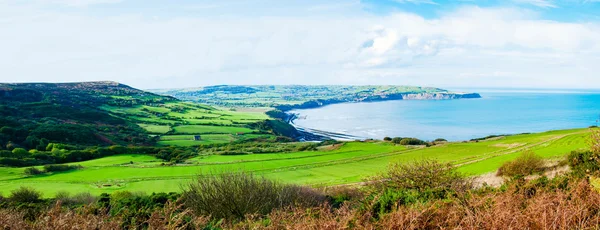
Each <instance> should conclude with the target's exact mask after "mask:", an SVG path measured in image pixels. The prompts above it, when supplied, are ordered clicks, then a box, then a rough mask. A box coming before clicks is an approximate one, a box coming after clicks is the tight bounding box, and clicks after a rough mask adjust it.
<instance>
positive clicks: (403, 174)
mask: <svg viewBox="0 0 600 230" xmlns="http://www.w3.org/2000/svg"><path fill="white" fill-rule="evenodd" d="M369 181H370V182H369V187H370V188H372V189H374V190H376V191H386V190H388V189H395V190H405V189H408V190H416V191H418V192H425V191H431V190H442V191H465V190H467V189H470V188H472V186H473V184H472V182H471V181H470V180H469V179H467V178H466V177H465V176H464V175H463V174H461V173H459V172H458V171H456V169H455V168H454V166H452V165H451V164H449V163H441V162H438V161H436V160H428V159H424V160H419V161H414V162H411V163H394V164H391V165H390V166H389V167H388V169H387V171H386V172H384V173H382V174H380V175H377V176H374V177H371V178H369Z"/></svg>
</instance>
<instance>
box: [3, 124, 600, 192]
mask: <svg viewBox="0 0 600 230" xmlns="http://www.w3.org/2000/svg"><path fill="white" fill-rule="evenodd" d="M588 135H589V134H588V130H585V129H580V130H562V131H551V132H545V133H539V134H524V135H516V136H509V137H504V138H501V139H497V140H489V141H480V142H469V143H448V144H444V145H438V146H433V147H429V148H407V147H404V146H395V145H392V144H389V143H384V142H374V143H373V142H347V143H345V144H344V145H343V146H341V147H340V148H338V149H334V150H320V151H308V152H296V153H276V154H250V155H237V156H223V155H208V156H198V157H195V158H192V159H189V160H187V162H186V163H185V164H180V165H176V166H163V165H161V162H160V161H159V160H158V159H155V158H153V157H151V156H144V155H118V156H111V157H106V158H101V159H96V160H91V161H87V162H80V163H74V164H80V165H82V166H83V167H84V168H83V169H80V170H76V171H71V172H65V173H56V174H52V175H44V176H34V177H26V176H25V175H24V174H23V170H24V169H23V168H0V191H3V192H4V193H6V192H7V191H10V190H13V189H15V188H18V187H20V186H31V187H35V188H37V189H39V190H42V191H44V192H45V195H46V196H52V195H53V194H54V193H56V192H58V191H61V190H67V191H70V192H82V191H90V192H92V193H94V194H99V193H103V192H112V191H118V190H133V191H143V192H160V191H165V192H167V191H178V190H179V189H180V185H181V184H182V183H184V182H186V181H189V180H190V178H192V177H194V176H195V175H198V174H199V173H213V172H219V171H223V170H226V171H228V170H246V171H251V172H255V173H257V174H261V175H265V176H267V177H270V178H275V179H279V180H281V181H284V182H289V183H299V184H308V185H314V186H321V185H336V184H348V183H356V182H360V181H361V180H362V179H363V178H365V177H366V176H369V175H373V174H375V173H377V172H380V171H382V170H384V169H385V168H386V167H387V165H388V164H389V163H391V162H408V161H412V160H418V159H423V158H434V159H438V160H440V161H444V162H451V163H452V164H454V165H456V166H458V167H459V170H461V171H463V172H465V173H468V174H470V175H480V174H485V173H488V172H493V171H495V170H496V169H497V168H498V167H499V166H500V164H501V163H502V162H505V161H507V160H510V159H513V158H514V157H516V156H517V155H518V154H519V153H521V152H523V151H525V150H532V151H534V152H536V153H538V154H540V155H542V156H543V157H545V158H548V159H558V158H560V157H563V156H564V155H565V154H567V153H569V152H570V151H573V150H577V149H583V148H586V146H587V144H586V143H587V141H586V139H587V136H588ZM189 137H191V136H189V135H187V136H186V135H177V136H169V137H166V139H165V140H164V141H188V140H185V139H187V138H189Z"/></svg>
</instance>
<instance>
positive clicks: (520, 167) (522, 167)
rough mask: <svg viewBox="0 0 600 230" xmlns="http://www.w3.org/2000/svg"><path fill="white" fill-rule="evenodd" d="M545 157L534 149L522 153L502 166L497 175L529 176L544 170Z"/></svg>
mask: <svg viewBox="0 0 600 230" xmlns="http://www.w3.org/2000/svg"><path fill="white" fill-rule="evenodd" d="M544 169H545V166H544V159H543V158H542V157H541V156H538V155H536V154H535V153H534V152H532V151H525V152H523V153H521V155H519V156H518V157H517V158H516V159H514V160H512V161H508V162H505V163H504V164H502V166H500V168H499V169H498V172H497V173H496V175H498V176H508V177H516V176H527V175H532V174H535V173H542V172H544Z"/></svg>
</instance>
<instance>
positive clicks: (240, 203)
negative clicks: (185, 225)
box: [182, 172, 325, 219]
mask: <svg viewBox="0 0 600 230" xmlns="http://www.w3.org/2000/svg"><path fill="white" fill-rule="evenodd" d="M182 197H183V200H184V202H185V205H186V206H187V207H188V208H190V209H192V210H193V211H195V212H196V213H197V214H199V215H206V216H211V217H212V218H216V219H221V218H226V219H242V218H244V217H245V216H246V215H248V214H262V215H266V214H268V213H270V212H271V211H272V210H273V209H276V208H283V207H287V206H301V207H304V206H316V205H320V204H321V203H322V202H324V201H325V196H324V195H322V194H320V193H318V192H316V191H314V190H313V189H311V188H307V187H302V186H296V185H286V184H281V183H279V182H276V181H272V180H268V179H266V178H264V177H257V176H254V175H253V174H248V173H244V172H226V173H215V174H213V175H203V176H199V177H198V178H197V179H196V180H195V181H193V182H191V183H189V184H188V185H187V186H186V187H185V188H184V192H183V194H182Z"/></svg>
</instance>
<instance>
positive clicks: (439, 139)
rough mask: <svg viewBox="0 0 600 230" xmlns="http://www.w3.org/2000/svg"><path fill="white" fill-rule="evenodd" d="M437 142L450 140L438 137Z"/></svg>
mask: <svg viewBox="0 0 600 230" xmlns="http://www.w3.org/2000/svg"><path fill="white" fill-rule="evenodd" d="M434 141H435V142H448V140H446V139H444V138H438V139H435V140H434Z"/></svg>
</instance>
